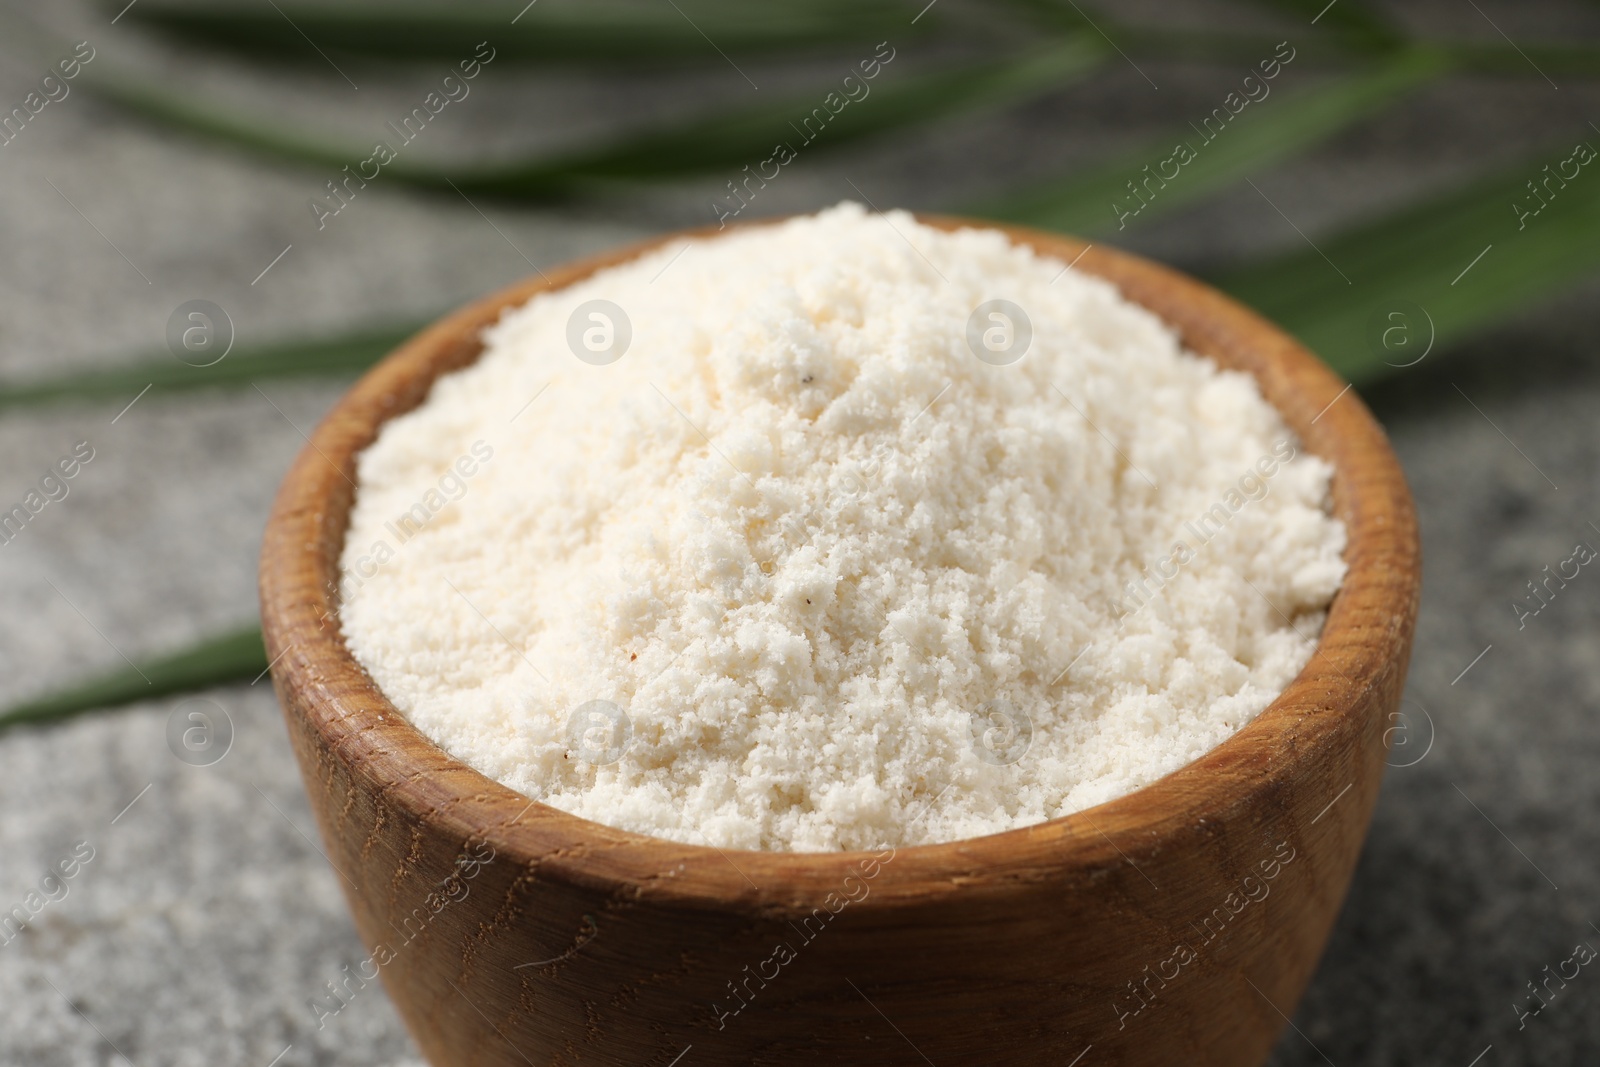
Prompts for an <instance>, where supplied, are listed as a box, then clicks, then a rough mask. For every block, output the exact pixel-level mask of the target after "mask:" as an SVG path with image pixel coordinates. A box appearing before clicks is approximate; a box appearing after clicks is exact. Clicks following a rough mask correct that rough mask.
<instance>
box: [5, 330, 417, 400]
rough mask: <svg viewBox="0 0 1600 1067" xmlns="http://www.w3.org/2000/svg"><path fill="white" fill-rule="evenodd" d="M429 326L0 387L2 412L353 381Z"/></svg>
mask: <svg viewBox="0 0 1600 1067" xmlns="http://www.w3.org/2000/svg"><path fill="white" fill-rule="evenodd" d="M424 325H426V324H425V323H421V322H418V323H408V324H405V325H401V326H383V327H371V328H366V329H361V330H356V331H353V332H351V333H348V334H344V335H341V336H337V337H329V338H324V339H321V340H309V341H294V342H283V343H279V344H273V345H263V346H260V347H256V348H248V349H240V350H236V351H233V352H230V353H228V355H227V356H226V357H225V358H224V359H222V360H221V361H220V362H218V363H215V364H213V365H211V366H209V367H193V366H189V365H188V364H185V363H181V362H179V361H178V360H177V359H176V358H174V357H173V356H171V355H167V354H162V355H157V356H148V357H145V358H143V359H140V360H137V361H136V362H133V363H130V364H128V365H126V366H116V367H108V368H105V369H102V370H90V371H77V372H74V373H71V374H63V375H57V376H55V377H51V378H41V379H37V380H35V381H31V382H29V381H24V382H15V383H10V384H6V383H0V409H5V408H12V407H18V406H21V405H32V404H40V403H53V402H64V401H75V400H99V399H127V398H131V397H132V396H133V395H134V394H135V393H138V392H140V391H141V390H143V389H145V388H147V387H149V388H152V389H155V390H159V391H161V392H168V391H172V390H189V389H207V388H211V387H214V386H242V385H247V384H248V383H250V382H254V381H265V380H267V379H270V378H316V377H338V378H343V377H350V376H353V375H355V374H359V373H360V372H361V371H363V370H365V369H366V368H368V367H370V366H371V365H372V364H374V363H376V362H377V361H378V360H379V359H381V358H382V357H383V356H384V355H386V354H387V353H388V352H389V351H390V350H391V349H393V348H394V347H395V346H397V345H398V344H400V342H402V341H404V340H405V339H406V338H407V337H410V336H411V335H412V334H414V333H416V332H417V331H418V330H420V329H421V328H422V327H423V326H424Z"/></svg>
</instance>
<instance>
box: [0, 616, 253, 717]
mask: <svg viewBox="0 0 1600 1067" xmlns="http://www.w3.org/2000/svg"><path fill="white" fill-rule="evenodd" d="M266 669H267V654H266V651H265V650H264V649H263V647H262V644H261V629H260V627H257V626H247V627H244V628H242V629H239V630H233V631H230V632H228V633H225V634H222V635H220V636H217V637H211V638H207V639H205V640H203V641H200V642H197V643H196V644H194V645H191V646H190V647H188V648H186V649H183V650H181V651H179V652H176V653H173V654H171V655H167V656H161V657H157V658H154V659H150V660H146V661H144V662H143V663H140V664H138V665H137V666H129V667H124V668H122V669H119V670H113V671H109V672H107V673H105V674H103V675H100V676H99V677H97V678H92V679H90V680H89V681H87V682H83V683H80V684H78V685H73V686H69V687H67V688H65V689H60V690H57V691H55V692H53V693H49V694H47V695H45V696H41V697H38V698H36V699H33V700H29V701H25V702H24V703H21V704H16V705H13V706H12V707H10V708H7V709H6V710H5V711H0V729H6V728H8V727H11V726H19V725H21V724H23V723H37V722H46V721H50V720H54V719H64V718H68V717H70V716H73V715H78V714H81V713H82V712H85V711H92V710H95V709H98V708H112V707H119V706H122V705H125V704H134V703H138V702H139V701H142V700H154V699H156V698H157V697H163V696H169V695H171V694H173V693H184V692H189V691H191V690H195V689H206V688H209V687H211V686H218V685H229V684H232V683H234V682H240V681H246V680H250V679H254V678H257V677H259V676H260V675H261V674H262V673H263V672H265V671H266Z"/></svg>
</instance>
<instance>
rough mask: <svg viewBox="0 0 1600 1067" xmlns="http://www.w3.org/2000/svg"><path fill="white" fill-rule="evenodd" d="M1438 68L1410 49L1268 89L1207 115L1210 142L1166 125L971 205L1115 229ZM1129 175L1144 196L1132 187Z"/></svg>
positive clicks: (1232, 176) (1416, 84) (1289, 147)
mask: <svg viewBox="0 0 1600 1067" xmlns="http://www.w3.org/2000/svg"><path fill="white" fill-rule="evenodd" d="M1269 54H1270V53H1269ZM1447 69H1448V62H1447V61H1446V60H1445V59H1444V57H1443V56H1441V55H1440V54H1439V53H1437V52H1435V51H1432V50H1428V49H1413V50H1409V51H1407V52H1405V53H1403V54H1402V55H1400V56H1398V57H1396V58H1394V59H1392V60H1389V61H1387V62H1385V63H1383V64H1382V65H1380V66H1378V67H1377V68H1375V69H1373V70H1371V71H1369V72H1368V73H1365V74H1359V75H1355V76H1352V77H1349V78H1347V79H1345V80H1343V81H1341V82H1338V83H1336V84H1334V85H1331V86H1328V87H1325V88H1320V89H1314V90H1310V91H1306V92H1301V93H1299V94H1298V95H1295V96H1291V97H1289V98H1288V99H1285V100H1283V101H1281V102H1275V101H1273V99H1272V97H1271V96H1270V95H1269V96H1267V97H1265V98H1264V99H1262V100H1261V101H1260V102H1259V103H1252V104H1249V105H1247V106H1246V109H1245V110H1244V111H1243V112H1241V113H1240V114H1239V115H1238V116H1237V118H1235V119H1233V120H1232V121H1230V122H1228V123H1227V124H1226V125H1222V124H1221V123H1220V122H1218V121H1217V120H1213V125H1212V126H1209V127H1206V128H1205V129H1206V131H1207V132H1209V134H1210V136H1211V138H1212V139H1211V140H1209V141H1208V140H1207V139H1206V137H1207V132H1202V131H1201V130H1197V129H1195V128H1192V127H1191V128H1187V129H1182V130H1175V131H1173V132H1172V133H1171V134H1169V135H1166V136H1164V137H1162V138H1160V139H1159V140H1156V141H1154V142H1152V143H1149V144H1146V145H1144V146H1142V147H1140V148H1138V149H1137V150H1135V151H1133V152H1129V153H1126V154H1124V155H1123V156H1121V157H1119V158H1117V159H1115V160H1112V161H1110V162H1108V163H1103V164H1099V165H1097V166H1095V167H1093V168H1092V169H1090V170H1089V171H1088V172H1087V173H1084V174H1082V175H1079V176H1077V177H1073V178H1069V179H1067V180H1066V181H1054V182H1048V183H1044V184H1041V185H1035V186H1033V187H1031V188H1029V189H1026V190H1023V191H1021V192H1017V193H1013V194H1011V195H1009V196H1006V197H1003V198H1000V199H997V200H993V201H990V202H988V203H984V204H979V205H977V206H976V207H975V208H974V209H973V211H974V213H975V214H978V215H983V216H987V217H990V218H998V219H1005V220H1008V221H1012V222H1019V223H1023V224H1025V225H1029V226H1041V227H1046V228H1050V229H1059V230H1066V231H1069V232H1072V233H1082V234H1091V235H1092V234H1097V233H1106V232H1116V231H1118V230H1120V229H1125V228H1126V227H1127V226H1129V225H1134V224H1137V223H1142V222H1148V221H1150V220H1151V219H1152V218H1156V217H1158V216H1160V215H1163V214H1166V213H1168V212H1171V211H1173V210H1174V209H1176V208H1179V207H1184V206H1187V205H1188V204H1190V203H1192V202H1193V201H1195V200H1197V199H1199V198H1200V197H1202V196H1206V195H1208V194H1210V193H1212V192H1215V191H1216V190H1218V189H1220V188H1222V187H1224V186H1226V185H1229V184H1231V183H1233V182H1236V181H1238V180H1239V179H1240V178H1241V177H1243V176H1244V175H1246V174H1249V173H1251V172H1253V171H1257V170H1260V169H1262V168H1264V167H1267V166H1270V165H1272V164H1274V163H1277V162H1279V161H1281V160H1283V159H1286V158H1288V157H1290V156H1293V155H1295V154H1297V153H1299V152H1303V151H1305V150H1306V149H1308V148H1310V147H1312V146H1313V145H1315V144H1317V143H1319V142H1321V141H1323V140H1326V139H1327V138H1329V137H1331V136H1333V135H1334V134H1336V133H1338V132H1340V131H1341V130H1344V129H1348V128H1349V127H1350V126H1352V125H1353V124H1355V123H1356V122H1358V121H1360V120H1361V119H1364V118H1368V117H1370V116H1372V115H1374V114H1376V113H1378V112H1380V111H1382V110H1384V109H1385V108H1388V107H1391V106H1393V105H1394V104H1396V103H1398V102H1399V101H1400V100H1402V99H1404V98H1405V96H1406V95H1407V94H1409V93H1411V92H1414V91H1415V90H1416V89H1418V88H1420V87H1421V86H1424V85H1427V84H1429V83H1431V82H1433V81H1435V80H1436V79H1438V78H1439V77H1440V76H1441V75H1443V74H1444V73H1445V71H1446V70H1447ZM1218 113H1219V114H1220V115H1222V116H1226V115H1227V114H1228V112H1227V109H1226V108H1219V109H1218ZM1219 131H1220V132H1219ZM1179 144H1184V145H1187V146H1189V147H1190V148H1191V149H1192V150H1193V152H1194V158H1193V160H1192V161H1191V162H1189V163H1187V164H1185V165H1183V166H1182V167H1180V168H1177V170H1178V173H1177V176H1176V177H1175V178H1172V179H1171V180H1170V181H1163V180H1162V179H1161V176H1160V174H1159V172H1158V168H1159V166H1160V163H1161V161H1163V160H1166V159H1168V158H1169V157H1171V156H1172V155H1173V153H1174V148H1175V146H1177V145H1179ZM1147 168H1148V173H1151V174H1155V177H1154V178H1153V179H1151V180H1150V184H1149V185H1145V184H1143V182H1144V181H1145V179H1146V174H1147ZM1169 169H1170V168H1169ZM1135 183H1139V184H1138V187H1139V189H1140V192H1141V194H1142V197H1148V202H1145V200H1144V199H1143V198H1142V197H1141V195H1140V194H1136V193H1135V192H1134V191H1133V186H1134V185H1135ZM1119 208H1120V210H1119Z"/></svg>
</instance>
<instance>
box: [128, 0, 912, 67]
mask: <svg viewBox="0 0 1600 1067" xmlns="http://www.w3.org/2000/svg"><path fill="white" fill-rule="evenodd" d="M122 6H123V4H122V3H120V2H114V3H110V4H108V5H107V8H108V10H114V9H116V8H120V7H122ZM519 7H521V4H520V3H509V2H508V3H507V4H502V5H497V6H494V7H489V6H487V5H484V4H481V3H477V4H462V5H454V6H452V5H446V4H421V3H415V2H413V3H404V4H382V5H377V4H352V3H348V2H346V3H329V4H323V3H313V2H308V0H278V2H277V3H275V4H271V5H267V4H215V3H171V2H160V0H144V2H142V3H139V4H136V5H134V6H132V7H131V8H129V9H128V11H127V18H128V20H129V21H133V22H141V23H143V24H145V25H148V26H154V27H158V28H160V29H163V30H167V31H170V32H172V33H176V34H181V35H183V36H185V37H189V38H193V39H195V40H198V41H202V42H205V43H207V44H213V45H222V46H224V47H228V48H234V49H238V50H242V51H248V52H254V53H259V54H263V55H267V56H272V57H278V58H296V59H305V60H308V61H313V62H321V60H320V59H319V58H318V55H317V51H318V50H326V51H330V52H336V53H338V52H343V53H349V54H352V55H361V56H371V57H375V58H380V59H431V60H439V61H445V62H454V61H456V60H459V59H463V58H466V57H468V56H470V55H472V52H473V49H474V48H475V47H477V45H478V43H479V42H482V41H487V42H489V44H490V45H491V46H492V47H493V48H494V49H495V51H496V56H495V58H496V59H497V60H500V59H505V60H511V61H517V62H520V61H529V60H535V61H540V62H547V63H548V62H560V63H594V62H604V61H612V62H615V61H638V60H686V61H703V60H705V59H707V58H708V57H709V58H710V59H713V60H714V59H716V58H717V53H718V51H721V52H723V53H725V54H726V53H733V54H741V53H748V52H760V51H793V50H795V49H798V48H803V47H807V46H810V45H817V44H826V43H833V42H841V43H842V42H848V43H854V44H859V43H861V42H863V41H870V40H876V39H878V38H879V37H881V36H889V35H892V36H893V37H894V38H895V39H897V40H903V39H905V38H906V37H907V36H908V35H914V34H917V33H919V32H925V31H927V30H930V29H932V28H933V27H934V25H935V24H936V21H937V18H938V16H937V14H936V13H935V14H929V15H928V16H927V17H926V18H922V19H918V20H917V23H916V24H915V25H913V24H912V19H913V17H914V16H915V15H916V14H917V10H916V8H912V7H908V6H907V5H906V4H902V3H887V2H884V0H873V2H871V3H859V2H849V0H800V2H790V3H783V4H750V3H742V2H733V0H675V3H673V4H666V3H659V4H658V3H650V4H644V3H616V2H609V3H606V2H600V3H597V2H594V0H586V2H584V3H581V4H580V3H559V2H555V3H552V2H551V0H545V2H544V3H541V4H537V5H529V6H528V7H527V8H525V9H523V10H522V12H521V14H520V15H519V14H518V8H519ZM513 19H514V21H513Z"/></svg>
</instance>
